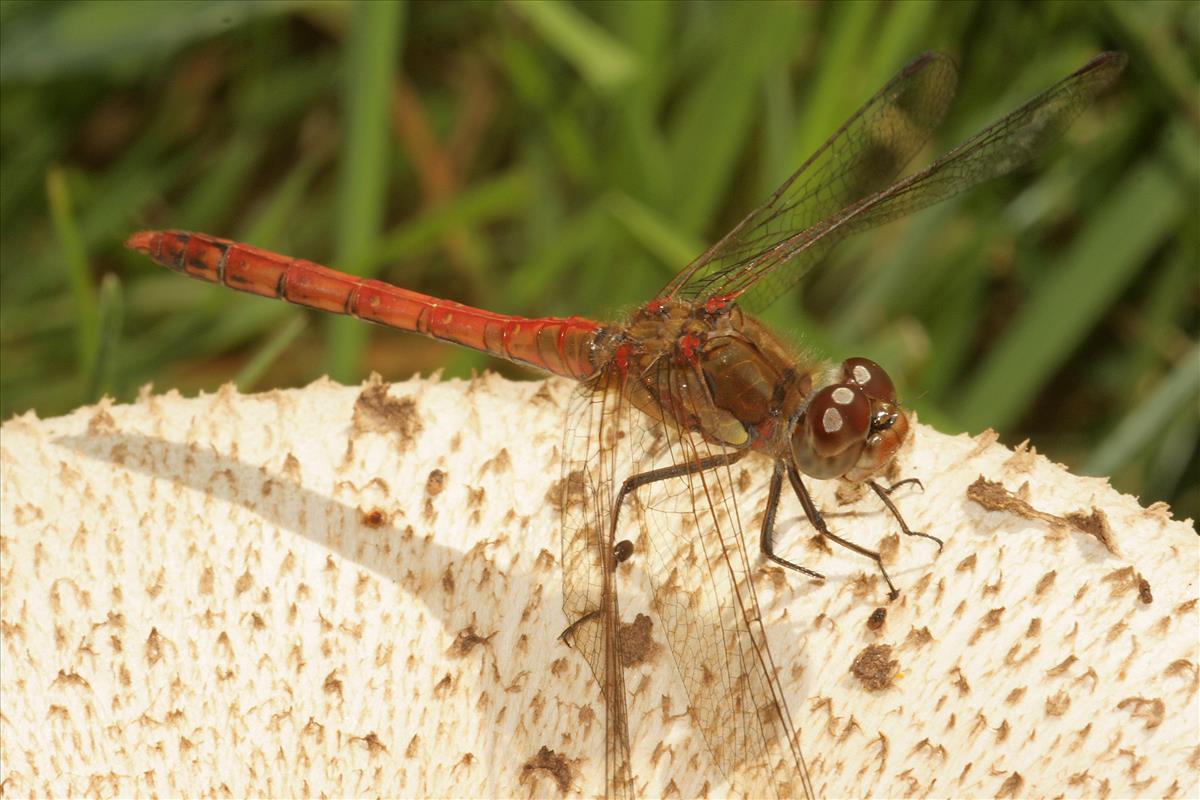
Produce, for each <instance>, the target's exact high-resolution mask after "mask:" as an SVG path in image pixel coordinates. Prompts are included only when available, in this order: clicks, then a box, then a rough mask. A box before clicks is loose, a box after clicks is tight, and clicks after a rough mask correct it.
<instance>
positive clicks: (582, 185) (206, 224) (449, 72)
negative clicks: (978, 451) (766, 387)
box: [0, 0, 1200, 517]
mask: <svg viewBox="0 0 1200 800" xmlns="http://www.w3.org/2000/svg"><path fill="white" fill-rule="evenodd" d="M927 49H939V50H944V51H946V52H948V53H949V54H950V55H951V56H953V57H954V59H955V60H956V61H957V63H958V64H959V67H960V71H961V76H960V83H959V93H958V100H957V102H956V104H955V106H954V109H953V110H952V112H951V114H950V116H949V118H948V119H947V121H946V124H945V125H944V126H943V128H942V130H941V131H940V133H939V135H938V136H937V138H936V141H935V142H934V143H933V145H931V146H930V147H929V148H928V150H927V152H926V153H925V154H924V155H923V156H922V160H924V161H928V159H929V158H931V157H933V156H935V155H936V154H937V153H938V152H940V151H944V150H945V149H948V148H949V147H951V146H953V145H954V144H955V143H957V142H958V141H960V140H962V139H963V138H965V137H966V136H967V135H969V134H970V133H972V132H974V131H975V130H977V129H979V128H980V127H982V126H983V125H985V124H987V123H988V122H990V121H991V120H993V119H995V118H996V117H998V116H1000V115H1001V114H1003V113H1004V112H1006V111H1007V110H1010V109H1012V108H1014V107H1015V106H1017V105H1018V104H1020V103H1021V102H1023V101H1024V100H1025V99H1027V98H1029V97H1031V96H1032V95H1034V94H1036V93H1037V92H1038V91H1040V90H1041V89H1043V88H1045V87H1047V86H1049V85H1050V84H1051V83H1053V82H1054V81H1056V80H1058V79H1059V78H1061V77H1063V76H1065V75H1067V74H1068V73H1070V72H1071V71H1072V70H1074V69H1075V68H1077V67H1079V66H1080V65H1082V64H1083V63H1084V62H1086V61H1087V60H1088V59H1089V58H1091V57H1092V56H1093V55H1094V54H1096V53H1097V52H1099V51H1101V50H1105V49H1120V50H1124V51H1126V52H1127V53H1128V54H1129V56H1130V65H1129V68H1128V69H1127V71H1126V73H1125V75H1124V76H1123V78H1122V80H1121V82H1120V84H1119V85H1118V87H1117V88H1116V89H1115V90H1114V91H1113V92H1111V93H1110V94H1108V95H1106V96H1105V97H1103V98H1101V99H1100V100H1099V101H1098V102H1097V103H1096V104H1095V106H1094V107H1093V108H1091V109H1089V110H1088V111H1087V112H1086V113H1085V114H1084V115H1083V116H1082V117H1081V118H1080V119H1079V120H1078V122H1077V123H1076V124H1075V125H1074V126H1073V127H1072V128H1071V130H1070V132H1069V133H1068V135H1067V137H1066V139H1065V140H1064V141H1063V142H1062V144H1061V145H1059V146H1057V147H1056V148H1054V150H1053V151H1052V152H1050V153H1047V154H1046V156H1045V157H1043V158H1042V159H1040V160H1039V162H1038V163H1037V164H1035V165H1033V166H1031V167H1029V168H1026V169H1022V170H1021V171H1019V172H1018V173H1017V174H1015V175H1013V176H1010V177H1006V178H1004V179H1001V180H998V181H994V182H992V183H989V184H986V185H984V186H982V187H980V188H979V189H976V190H975V191H973V192H971V193H969V194H967V195H965V196H962V197H959V198H956V199H955V200H953V201H951V202H949V203H945V204H943V205H941V206H938V207H936V208H934V209H931V210H929V211H926V212H923V213H921V214H919V215H917V216H915V217H913V218H911V219H908V220H905V221H903V222H900V223H896V224H893V225H890V226H888V227H886V228H883V229H881V230H879V231H877V232H874V233H872V234H869V235H866V236H862V237H858V238H857V239H855V240H853V241H851V242H847V243H846V244H845V245H844V246H842V247H841V248H840V249H839V250H838V252H837V253H836V254H835V257H834V259H833V260H832V261H831V262H830V263H829V264H827V265H826V266H825V267H823V268H822V269H821V270H820V271H818V272H816V273H814V274H812V275H810V276H808V277H807V278H806V280H805V282H804V283H803V284H802V286H801V288H800V289H799V290H797V291H795V292H792V293H790V294H789V295H788V296H786V297H784V298H782V299H780V300H779V301H778V302H776V303H775V304H774V305H773V306H772V307H771V308H770V309H769V311H768V313H767V314H766V316H767V318H768V319H769V321H771V322H772V323H774V324H775V325H777V326H778V327H779V328H780V329H781V330H782V331H784V332H786V333H787V334H788V335H789V336H791V337H792V338H793V339H795V340H796V341H797V342H798V343H800V344H801V345H802V346H804V347H807V348H809V349H811V350H814V351H817V352H819V353H822V354H826V355H829V356H832V357H836V358H840V357H844V356H847V355H852V354H862V355H867V356H869V357H872V358H874V359H876V360H877V361H879V362H881V363H883V364H884V365H886V366H887V368H888V369H889V370H890V371H891V372H892V374H893V376H895V377H896V379H897V381H898V383H899V384H900V385H901V389H902V392H903V397H904V399H905V400H906V401H908V402H909V403H910V404H911V405H913V406H915V407H916V408H917V409H918V411H919V413H920V416H921V419H922V420H924V421H926V422H930V423H933V424H934V425H936V426H937V427H938V428H940V429H942V430H946V431H950V432H958V431H969V432H978V431H980V430H982V429H983V428H985V427H988V426H991V427H995V428H996V429H998V430H999V431H1000V432H1001V433H1002V436H1003V439H1004V440H1005V441H1006V442H1008V443H1009V444H1016V443H1017V442H1019V441H1020V440H1022V439H1024V438H1027V437H1028V438H1030V439H1032V440H1033V443H1034V444H1035V445H1036V447H1037V448H1038V449H1039V450H1040V451H1042V452H1045V453H1047V454H1049V455H1050V456H1051V457H1053V458H1055V459H1056V460H1059V461H1062V462H1065V463H1066V464H1068V465H1070V466H1071V467H1072V468H1073V469H1075V470H1077V471H1081V472H1084V473H1088V474H1097V475H1111V476H1112V477H1113V480H1114V482H1115V483H1116V485H1117V486H1118V487H1119V488H1121V489H1123V490H1125V491H1129V492H1133V493H1135V494H1138V495H1139V496H1140V497H1141V498H1142V501H1143V502H1145V503H1147V504H1148V503H1150V502H1153V501H1156V500H1166V501H1169V502H1171V503H1172V504H1173V505H1174V506H1175V507H1176V512H1177V513H1178V514H1179V515H1188V516H1193V517H1194V516H1196V515H1197V514H1198V513H1200V489H1198V488H1197V486H1198V484H1200V458H1198V456H1197V450H1198V448H1197V439H1198V434H1200V401H1198V396H1200V350H1198V346H1197V327H1198V318H1200V312H1198V309H1200V200H1198V195H1200V88H1198V77H1197V76H1198V75H1200V3H1195V2H1190V3H1185V2H1143V3H1123V2H1087V3H1084V2H1061V3H999V2H979V3H973V2H955V3H927V2H895V3H871V2H857V3H837V4H816V3H800V4H785V3H717V2H708V3H704V2H692V3H686V4H683V3H652V2H640V3H633V2H626V3H615V2H608V3H601V2H580V3H562V4H551V3H542V2H528V1H526V0H512V2H497V3H475V2H457V3H412V4H408V5H398V4H397V5H392V4H386V3H370V4H365V3H364V4H354V3H335V2H269V3H268V2H227V1H225V0H211V1H210V2H136V3H132V2H65V3H53V4H51V3H41V2H19V1H17V0H5V2H3V3H0V88H2V90H3V96H2V102H0V150H2V153H0V155H2V159H0V160H2V169H3V173H2V180H0V226H2V228H0V247H2V253H0V303H2V306H0V312H2V313H0V346H2V348H3V349H2V354H0V355H2V361H0V364H2V370H0V390H2V392H0V404H2V408H0V410H2V412H3V416H4V417H5V418H8V417H9V416H11V415H13V414H15V413H23V412H25V411H27V410H29V409H33V410H35V411H36V412H37V413H38V414H39V415H42V416H46V415H54V414H60V413H63V412H65V411H67V410H69V409H71V408H73V407H75V406H77V405H79V404H81V403H86V402H90V401H93V400H95V399H97V398H98V397H99V396H101V395H102V394H110V395H113V396H115V397H117V398H118V399H120V400H130V399H132V398H133V397H134V396H135V395H136V392H137V391H138V387H140V386H142V385H143V384H145V383H147V382H151V381H152V382H153V383H154V385H155V388H156V390H160V391H161V390H165V389H167V388H171V387H178V388H179V389H181V390H182V391H184V392H195V391H197V390H200V389H204V390H212V389H214V388H216V387H217V386H219V385H220V384H221V383H223V382H225V381H228V380H236V381H237V383H238V384H239V386H241V387H242V388H243V389H246V390H251V389H261V388H267V387H272V386H295V385H300V384H303V383H306V382H308V381H310V380H313V379H314V378H316V377H318V376H320V375H322V374H325V373H327V372H328V373H330V374H332V375H334V376H335V377H336V378H338V379H339V380H342V381H347V382H350V381H357V380H359V379H361V378H362V377H364V376H365V375H366V374H367V373H368V371H369V370H372V369H374V370H378V371H380V372H382V373H383V374H384V375H385V376H387V377H388V378H394V379H399V378H403V377H405V376H407V375H409V374H412V373H414V372H425V373H428V372H429V371H431V370H433V369H435V368H443V367H444V368H445V371H444V373H443V374H446V375H466V374H469V373H470V372H471V371H472V370H477V369H480V368H484V367H488V368H496V369H500V370H501V371H503V372H505V373H507V374H510V375H520V374H527V373H522V371H521V370H519V369H517V368H514V367H511V366H507V365H498V364H496V363H494V362H489V361H487V360H486V359H484V358H482V357H480V356H477V355H475V354H472V353H468V352H465V351H459V350H455V349H452V348H449V347H445V346H442V345H439V344H437V343H434V342H429V341H426V340H424V339H421V338H419V337H414V336H405V335H402V334H396V333H392V332H388V331H384V330H382V329H378V328H373V327H370V326H367V325H364V324H362V323H360V322H357V321H355V320H345V319H335V318H332V317H327V316H321V315H316V314H312V313H310V312H306V311H303V310H300V309H296V308H294V307H290V306H288V305H286V304H283V303H279V302H277V301H268V300H261V299H256V298H252V297H248V296H245V295H239V294H235V293H233V292H231V291H229V290H227V289H223V288H220V287H214V286H208V285H204V284H201V283H198V282H192V281H188V280H185V279H183V278H181V277H178V276H176V275H172V274H170V273H168V272H167V271H166V270H163V269H161V268H159V267H155V266H153V265H152V264H150V263H149V262H148V261H147V260H145V259H144V258H141V257H139V256H137V255H135V254H131V253H127V252H125V251H124V250H123V249H122V247H121V242H122V241H123V239H124V238H125V236H126V235H128V234H129V233H130V232H132V231H134V230H138V229H141V228H147V227H175V228H185V229H195V230H203V231H207V232H210V233H214V234H217V235H221V236H227V237H231V238H238V239H243V240H246V241H249V242H252V243H254V244H257V245H260V246H263V247H267V248H271V249H274V250H279V251H282V252H285V253H289V254H293V255H302V256H305V257H308V258H311V259H314V260H318V261H324V262H326V263H330V264H332V265H335V266H337V267H339V268H342V269H346V270H351V271H354V272H358V273H361V274H371V275H376V276H378V277H381V278H383V279H386V280H389V281H392V282H394V283H398V284H400V285H403V286H407V287H410V288H415V289H420V290H423V291H426V292H430V293H433V294H437V295H442V296H446V297H450V298H454V299H457V300H460V301H464V302H469V303H473V304H477V305H482V306H485V307H488V308H492V309H495V310H500V311H506V312H513V313H522V314H534V315H547V314H552V315H567V314H581V315H588V316H595V317H600V318H612V317H616V316H619V315H621V314H622V313H624V312H626V311H628V310H629V309H630V308H632V307H633V306H635V305H637V304H638V303H640V302H643V301H645V300H646V299H648V298H649V297H651V296H653V295H654V294H655V293H656V292H657V290H658V289H659V288H661V287H662V285H663V284H665V283H666V281H667V280H668V279H669V278H670V276H671V275H672V274H673V272H674V271H676V270H677V269H679V268H680V267H681V266H682V265H683V264H685V263H686V262H687V261H688V260H690V259H691V258H692V257H693V256H694V255H695V254H696V253H697V252H699V251H700V250H701V249H702V248H703V247H704V246H705V245H706V244H707V243H708V242H711V241H712V240H714V239H715V238H717V237H719V236H720V235H721V234H722V233H723V232H724V231H725V230H727V229H728V228H729V227H730V226H731V225H732V224H733V223H734V222H735V221H736V220H737V219H738V218H739V216H740V215H741V214H744V213H745V212H746V211H748V210H749V209H750V208H752V207H753V206H754V205H755V204H757V203H758V202H760V201H761V200H762V199H764V198H765V197H766V195H767V194H768V193H769V192H770V191H771V190H772V189H773V188H774V187H775V186H776V185H777V184H778V183H779V182H780V181H781V180H782V179H783V178H784V177H786V176H787V175H788V173H789V172H791V170H792V169H794V168H795V167H796V165H798V164H799V163H800V162H801V161H802V159H803V158H804V157H806V156H807V155H808V154H809V153H810V152H811V151H812V150H813V149H814V148H815V147H816V146H817V145H819V144H820V143H821V141H823V139H824V138H825V137H826V136H828V135H829V134H830V133H831V132H832V131H834V130H835V129H836V128H837V127H838V125H840V124H841V122H842V121H843V120H844V119H845V118H846V116H847V115H848V114H849V113H851V112H852V111H853V110H854V109H855V108H856V107H857V106H858V105H859V104H860V103H861V102H862V101H864V100H865V99H866V98H867V97H869V96H870V95H871V93H872V92H874V91H875V89H877V88H878V87H879V86H880V85H881V84H882V83H883V82H884V81H886V80H887V79H888V77H889V76H891V75H892V74H894V73H895V72H896V71H897V70H898V69H899V68H900V67H901V66H903V65H904V64H905V63H906V62H907V61H908V60H909V59H911V58H912V57H913V56H914V55H916V54H917V53H919V52H921V51H923V50H927Z"/></svg>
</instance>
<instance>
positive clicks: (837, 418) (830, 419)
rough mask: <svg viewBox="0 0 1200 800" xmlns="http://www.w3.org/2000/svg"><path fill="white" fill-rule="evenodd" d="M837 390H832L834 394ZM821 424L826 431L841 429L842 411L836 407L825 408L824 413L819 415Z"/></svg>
mask: <svg viewBox="0 0 1200 800" xmlns="http://www.w3.org/2000/svg"><path fill="white" fill-rule="evenodd" d="M838 391H839V390H834V394H837V392H838ZM847 391H848V390H847ZM821 425H822V427H824V428H825V432H826V433H837V432H838V431H840V430H841V429H842V412H840V411H838V410H837V409H836V408H827V409H825V413H824V414H822V415H821Z"/></svg>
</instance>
